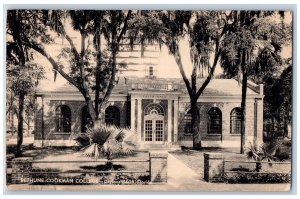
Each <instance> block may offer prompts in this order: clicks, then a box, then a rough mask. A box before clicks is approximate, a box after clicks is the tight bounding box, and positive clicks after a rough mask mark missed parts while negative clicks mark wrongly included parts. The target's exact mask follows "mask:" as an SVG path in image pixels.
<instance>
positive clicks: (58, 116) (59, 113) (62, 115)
mask: <svg viewBox="0 0 300 199" xmlns="http://www.w3.org/2000/svg"><path fill="white" fill-rule="evenodd" d="M63 108H65V111H67V112H63V110H62V109H63ZM71 122H72V112H71V109H70V107H69V106H67V105H59V106H58V107H57V108H56V110H55V131H56V133H62V134H70V133H71V132H72V124H71Z"/></svg>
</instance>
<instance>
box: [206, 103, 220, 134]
mask: <svg viewBox="0 0 300 199" xmlns="http://www.w3.org/2000/svg"><path fill="white" fill-rule="evenodd" d="M207 133H208V134H222V112H221V110H220V109H219V108H217V107H212V108H211V109H210V110H209V111H208V128H207Z"/></svg>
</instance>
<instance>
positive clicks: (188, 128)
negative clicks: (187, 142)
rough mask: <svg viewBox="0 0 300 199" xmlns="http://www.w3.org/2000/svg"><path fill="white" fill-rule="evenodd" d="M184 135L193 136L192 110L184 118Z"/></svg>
mask: <svg viewBox="0 0 300 199" xmlns="http://www.w3.org/2000/svg"><path fill="white" fill-rule="evenodd" d="M183 120H184V134H186V135H191V134H192V132H193V131H192V114H191V110H189V111H188V112H187V113H186V114H185V116H184V118H183Z"/></svg>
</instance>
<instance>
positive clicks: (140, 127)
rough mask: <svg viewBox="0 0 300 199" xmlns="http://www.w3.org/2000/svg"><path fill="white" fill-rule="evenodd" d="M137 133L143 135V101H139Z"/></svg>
mask: <svg viewBox="0 0 300 199" xmlns="http://www.w3.org/2000/svg"><path fill="white" fill-rule="evenodd" d="M137 132H138V133H142V100H141V99H138V100H137Z"/></svg>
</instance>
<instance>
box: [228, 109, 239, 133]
mask: <svg viewBox="0 0 300 199" xmlns="http://www.w3.org/2000/svg"><path fill="white" fill-rule="evenodd" d="M233 114H234V115H233ZM237 118H239V119H237ZM237 121H239V128H237V126H236V125H237ZM233 123H234V125H235V126H233ZM233 127H235V128H233ZM241 128H242V112H241V108H240V107H235V108H233V109H232V110H231V112H230V135H241ZM233 129H235V132H233ZM237 129H239V130H237Z"/></svg>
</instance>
